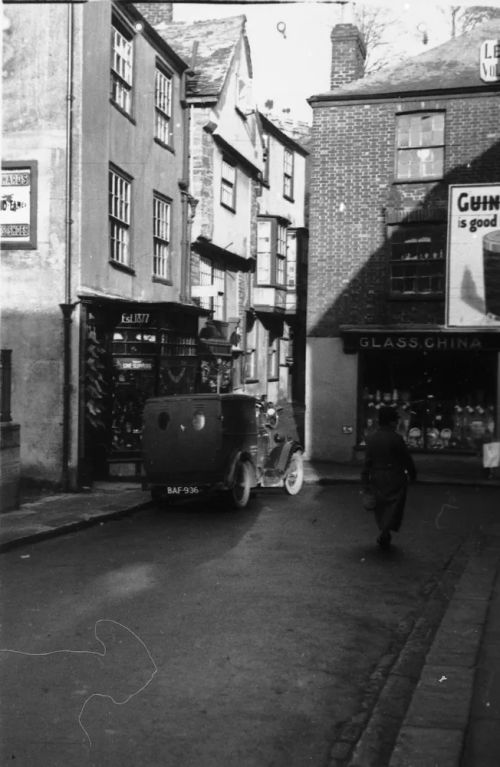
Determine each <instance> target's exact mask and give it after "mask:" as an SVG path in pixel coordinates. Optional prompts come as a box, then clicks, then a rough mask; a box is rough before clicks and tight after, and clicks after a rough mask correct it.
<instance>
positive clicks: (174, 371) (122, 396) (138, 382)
mask: <svg viewBox="0 0 500 767" xmlns="http://www.w3.org/2000/svg"><path fill="white" fill-rule="evenodd" d="M196 359H197V358H196V339H195V338H194V337H192V338H191V337H188V336H184V335H181V334H180V333H178V332H175V331H173V330H169V329H161V330H157V329H154V328H148V329H147V330H141V329H140V328H123V327H121V328H119V329H117V330H116V331H115V333H114V335H113V378H114V380H113V406H112V421H111V432H112V448H111V449H112V451H113V452H130V451H132V452H134V451H135V452H137V451H139V450H140V448H141V432H142V412H143V408H144V403H145V401H146V399H147V398H148V397H154V396H158V395H164V394H180V393H187V392H192V391H194V384H195V376H196Z"/></svg>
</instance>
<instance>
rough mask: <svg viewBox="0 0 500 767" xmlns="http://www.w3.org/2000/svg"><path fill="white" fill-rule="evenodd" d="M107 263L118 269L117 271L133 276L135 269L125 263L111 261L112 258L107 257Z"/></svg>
mask: <svg viewBox="0 0 500 767" xmlns="http://www.w3.org/2000/svg"><path fill="white" fill-rule="evenodd" d="M108 263H109V265H110V266H112V267H113V269H118V271H119V272H125V273H126V274H131V275H132V276H135V269H132V267H131V266H127V264H120V262H119V261H113V259H112V258H110V259H109V261H108Z"/></svg>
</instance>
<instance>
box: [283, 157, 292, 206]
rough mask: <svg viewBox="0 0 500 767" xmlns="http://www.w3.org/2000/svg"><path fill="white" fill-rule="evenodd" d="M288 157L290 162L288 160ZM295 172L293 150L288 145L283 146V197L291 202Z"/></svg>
mask: <svg viewBox="0 0 500 767" xmlns="http://www.w3.org/2000/svg"><path fill="white" fill-rule="evenodd" d="M288 158H289V159H290V162H288ZM294 172H295V152H293V151H292V150H291V149H289V148H288V147H286V146H284V147H283V197H284V198H285V199H286V200H290V201H291V202H293V187H294Z"/></svg>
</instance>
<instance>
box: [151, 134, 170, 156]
mask: <svg viewBox="0 0 500 767" xmlns="http://www.w3.org/2000/svg"><path fill="white" fill-rule="evenodd" d="M154 142H155V144H158V146H161V147H162V149H166V150H167V152H172V154H175V149H174V148H173V146H172V145H171V144H165V142H164V141H162V140H161V139H160V138H157V136H155V137H154Z"/></svg>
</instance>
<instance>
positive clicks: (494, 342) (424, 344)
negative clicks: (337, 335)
mask: <svg viewBox="0 0 500 767" xmlns="http://www.w3.org/2000/svg"><path fill="white" fill-rule="evenodd" d="M342 339H343V342H344V351H345V352H346V354H349V353H351V354H352V353H354V352H478V351H493V350H499V349H500V333H496V332H484V333H467V332H465V333H464V332H463V333H460V332H452V331H449V332H447V331H442V332H439V331H435V332H424V331H411V330H409V331H407V332H401V333H397V332H392V333H391V332H389V333H384V332H383V331H378V332H373V333H370V332H369V331H363V330H361V329H359V330H356V331H344V332H342Z"/></svg>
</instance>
